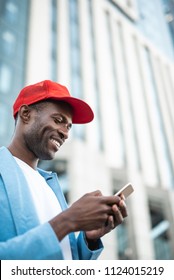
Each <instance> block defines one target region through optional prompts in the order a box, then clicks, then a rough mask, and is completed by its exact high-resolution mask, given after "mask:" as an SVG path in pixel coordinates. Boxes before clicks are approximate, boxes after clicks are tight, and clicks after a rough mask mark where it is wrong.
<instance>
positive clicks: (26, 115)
mask: <svg viewBox="0 0 174 280" xmlns="http://www.w3.org/2000/svg"><path fill="white" fill-rule="evenodd" d="M18 115H19V117H20V118H21V120H22V122H23V123H28V122H29V120H30V118H31V108H30V107H29V106H28V105H25V104H24V105H22V106H21V107H20V109H19V112H18Z"/></svg>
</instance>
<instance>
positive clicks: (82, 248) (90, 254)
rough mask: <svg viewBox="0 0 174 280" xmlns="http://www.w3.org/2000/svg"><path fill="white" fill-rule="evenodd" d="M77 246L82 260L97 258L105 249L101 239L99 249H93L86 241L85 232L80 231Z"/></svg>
mask: <svg viewBox="0 0 174 280" xmlns="http://www.w3.org/2000/svg"><path fill="white" fill-rule="evenodd" d="M77 247H78V253H79V259H80V260H96V259H97V258H98V257H99V256H100V254H101V252H102V251H103V244H102V242H101V240H100V239H99V241H98V249H97V250H94V251H91V250H90V249H89V248H88V246H87V243H86V241H85V236H84V232H80V233H79V236H78V239H77Z"/></svg>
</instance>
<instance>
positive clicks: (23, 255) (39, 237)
mask: <svg viewBox="0 0 174 280" xmlns="http://www.w3.org/2000/svg"><path fill="white" fill-rule="evenodd" d="M0 259H1V260H29V259H30V260H31V259H32V260H44V259H45V260H62V259H63V255H62V252H61V249H60V246H59V241H58V239H57V237H56V235H55V233H54V231H53V230H52V228H51V226H50V224H49V223H45V224H43V225H40V226H37V227H35V228H33V229H31V230H29V231H27V232H26V233H24V234H22V235H19V236H17V237H14V238H11V239H9V240H7V241H6V242H0Z"/></svg>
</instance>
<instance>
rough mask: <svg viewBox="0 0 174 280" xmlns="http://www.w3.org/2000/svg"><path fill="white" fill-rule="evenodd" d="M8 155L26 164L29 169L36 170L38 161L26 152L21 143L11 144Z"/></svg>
mask: <svg viewBox="0 0 174 280" xmlns="http://www.w3.org/2000/svg"><path fill="white" fill-rule="evenodd" d="M7 148H8V150H9V151H10V153H11V154H12V155H13V156H15V157H17V158H19V159H20V160H22V161H24V162H25V163H27V164H28V165H29V166H30V167H31V168H33V169H36V168H37V165H38V161H39V159H38V158H36V157H35V156H34V155H33V154H32V153H31V152H29V151H28V150H26V148H24V147H23V146H22V145H21V143H19V144H18V143H15V142H12V143H11V144H10V145H9V146H8V147H7Z"/></svg>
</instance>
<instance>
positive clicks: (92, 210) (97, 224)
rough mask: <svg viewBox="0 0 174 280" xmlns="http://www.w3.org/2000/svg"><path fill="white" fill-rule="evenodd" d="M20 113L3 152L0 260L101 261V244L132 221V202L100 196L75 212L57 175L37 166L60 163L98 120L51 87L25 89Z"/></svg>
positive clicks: (44, 83)
mask: <svg viewBox="0 0 174 280" xmlns="http://www.w3.org/2000/svg"><path fill="white" fill-rule="evenodd" d="M13 114H14V118H15V132H14V135H13V138H12V141H11V143H10V145H9V146H8V147H7V148H6V147H2V148H1V149H0V259H40V260H42V259H47V260H50V259H57V260H58V259H60V260H62V259H97V258H98V256H99V255H100V253H101V252H102V250H103V245H102V242H101V239H100V238H101V237H102V236H104V235H105V234H107V233H109V232H110V231H111V230H113V229H114V228H115V227H116V226H118V225H119V224H121V223H122V222H123V220H124V218H125V217H126V216H127V210H126V205H125V202H124V198H120V197H118V196H103V195H102V194H101V192H100V191H99V190H96V191H94V192H91V193H87V194H85V195H84V196H83V197H81V198H80V199H79V200H77V201H76V202H74V203H73V204H72V205H71V206H70V207H68V206H67V204H66V201H65V198H64V196H63V193H62V191H61V187H60V186H59V182H58V179H57V174H55V173H52V172H46V171H44V170H41V169H39V168H38V167H37V165H38V161H39V160H51V159H53V158H54V157H55V154H56V152H58V151H59V149H60V147H61V145H63V144H64V142H65V141H66V139H67V138H68V135H69V131H70V129H71V126H72V124H83V123H88V122H91V121H92V120H93V117H94V114H93V111H92V109H91V108H90V106H89V105H88V104H87V103H85V102H84V101H82V100H80V99H77V98H74V97H72V96H71V95H70V93H69V91H68V90H67V88H66V87H64V86H62V85H60V84H58V83H55V82H52V81H50V80H45V81H42V82H40V83H37V84H34V85H29V86H27V87H25V88H23V89H22V90H21V92H20V93H19V95H18V97H17V99H16V101H15V103H14V106H13ZM75 232H80V233H79V235H78V236H77V237H76V236H75V234H74V233H75Z"/></svg>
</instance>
